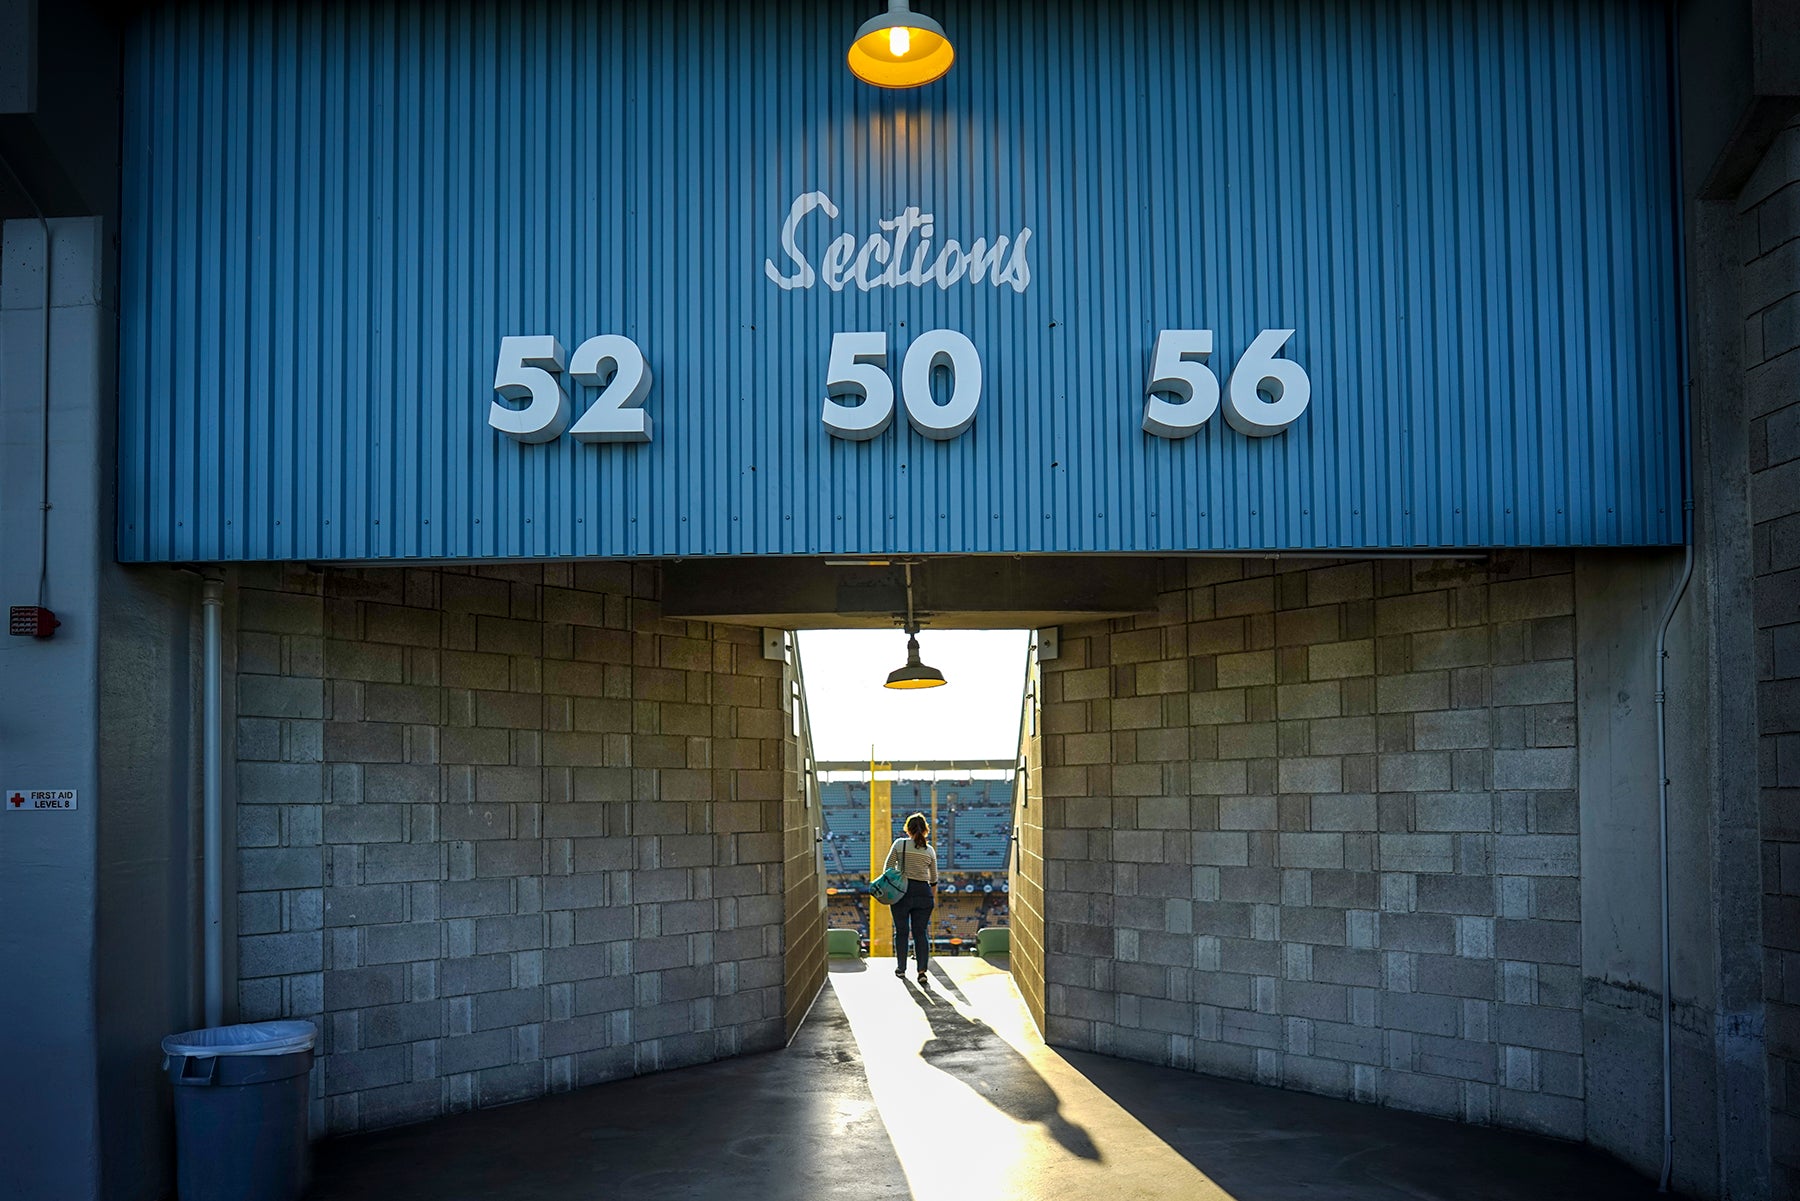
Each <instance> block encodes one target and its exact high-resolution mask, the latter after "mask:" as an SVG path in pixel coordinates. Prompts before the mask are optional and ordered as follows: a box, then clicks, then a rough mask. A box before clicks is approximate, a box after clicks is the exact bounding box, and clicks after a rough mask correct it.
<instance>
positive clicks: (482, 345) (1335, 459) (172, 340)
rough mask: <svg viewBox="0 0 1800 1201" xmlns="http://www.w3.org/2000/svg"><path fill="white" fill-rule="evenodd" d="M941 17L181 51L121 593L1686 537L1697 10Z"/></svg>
mask: <svg viewBox="0 0 1800 1201" xmlns="http://www.w3.org/2000/svg"><path fill="white" fill-rule="evenodd" d="M864 7H865V8H867V9H868V10H869V12H870V13H872V12H873V11H875V9H876V7H878V6H877V5H876V4H875V3H874V2H873V0H870V3H868V4H866V5H864ZM927 11H930V12H931V15H933V16H936V17H938V18H939V19H940V20H941V21H943V23H944V24H945V27H946V29H947V31H948V33H949V35H950V37H951V39H952V41H953V43H954V45H955V47H956V62H955V66H954V67H953V69H952V70H951V71H950V73H949V75H948V76H947V77H945V78H944V79H943V80H941V81H939V82H937V83H934V84H931V85H928V86H926V87H924V88H921V89H917V90H913V91H900V92H890V91H883V90H878V89H875V88H871V87H869V86H867V85H865V84H862V83H860V82H858V81H857V80H855V79H854V78H853V77H852V76H851V75H850V73H849V72H848V71H847V70H846V69H845V66H844V50H845V46H846V44H847V41H848V38H849V36H850V34H851V32H852V31H853V30H854V28H855V26H856V24H857V23H858V22H859V21H860V20H861V19H862V17H863V16H866V15H869V13H864V12H861V11H859V10H858V8H857V6H856V5H854V4H849V5H846V4H831V5H823V4H779V5H776V4H770V5H755V4H745V5H738V6H732V7H725V6H714V5H687V6H683V5H671V4H657V5H653V6H641V7H639V6H634V7H624V8H615V7H610V6H599V5H590V4H574V3H570V4H561V5H544V6H540V5H533V4H516V5H504V6H492V7H488V6H458V5H451V6H444V7H430V6H417V7H415V6H408V7H404V8H389V7H382V6H379V5H376V6H367V7H364V6H321V7H318V8H312V7H308V8H298V7H294V8H286V7H284V8H261V7H255V8H250V7H246V8H236V9H233V8H225V7H170V8H159V9H156V10H154V11H151V12H147V13H145V14H144V15H142V16H141V17H140V18H138V22H137V25H136V28H135V30H134V33H133V36H132V38H131V41H130V48H129V52H128V82H127V91H128V94H127V101H126V164H125V167H126V169H125V193H124V213H125V218H124V229H123V238H122V248H123V249H122V255H123V259H122V286H121V301H120V309H121V348H120V372H121V381H120V394H121V395H120V403H121V411H120V421H119V454H120V458H119V479H120V554H121V557H123V558H125V559H129V560H228V559H308V560H329V559H380V558H403V557H422V558H452V557H482V558H501V557H540V556H559V555H631V556H673V555H723V554H753V553H800V554H806V553H815V552H817V553H855V552H915V553H932V552H1036V551H1152V552H1171V551H1183V550H1236V549H1243V550H1265V549H1308V548H1317V549H1349V548H1434V547H1482V546H1512V545H1549V546H1564V545H1647V544H1666V543H1670V542H1675V541H1678V540H1679V538H1680V528H1681V522H1680V516H1681V514H1680V502H1679V495H1680V490H1681V479H1680V464H1681V461H1682V440H1681V436H1680V433H1679V430H1678V408H1677V400H1676V388H1675V381H1674V363H1675V345H1674V339H1675V337H1676V331H1677V325H1676V322H1675V299H1674V288H1673V275H1672V248H1671V240H1672V214H1671V211H1670V205H1669V191H1670V190H1669V183H1668V181H1669V157H1668V139H1667V128H1668V127H1667V120H1668V104H1667V96H1666V95H1665V90H1666V89H1665V86H1664V61H1665V45H1664V40H1663V29H1662V24H1661V16H1660V15H1659V13H1658V12H1657V10H1656V9H1655V6H1645V5H1641V4H1637V3H1629V2H1619V3H1600V2H1589V3H1566V2H1560V0H1558V2H1545V3H1508V4H1489V5H1445V4H1440V3H1436V2H1435V0H1433V2H1425V0H1420V2H1417V3H1378V4H1361V5H1358V4H1340V3H1325V2H1323V0H1321V2H1319V3H1295V2H1288V3H1265V2H1263V0H1244V2H1227V3H1218V4H1210V5H1200V6H1190V5H1187V4H1181V5H1166V6H1162V5H1143V6H1137V5H1127V6H1097V5H1087V4H1081V5H1073V4H1070V5H1063V4H1054V3H1052V4H1048V5H1030V6H1026V5H1022V4H1002V5H986V4H983V5H975V4H956V3H949V2H946V3H944V4H942V5H941V6H931V5H927Z"/></svg>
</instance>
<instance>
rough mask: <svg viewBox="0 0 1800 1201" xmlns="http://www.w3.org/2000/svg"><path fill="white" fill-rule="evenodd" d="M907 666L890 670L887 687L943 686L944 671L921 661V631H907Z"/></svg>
mask: <svg viewBox="0 0 1800 1201" xmlns="http://www.w3.org/2000/svg"><path fill="white" fill-rule="evenodd" d="M906 634H907V638H906V666H904V667H896V668H895V669H894V670H893V671H890V672H888V678H887V683H886V684H885V685H883V687H887V688H941V687H943V685H944V683H945V680H944V673H943V672H941V671H939V670H938V669H937V668H935V667H931V666H928V665H926V664H924V663H921V662H919V637H918V634H919V632H918V631H917V630H908V631H906Z"/></svg>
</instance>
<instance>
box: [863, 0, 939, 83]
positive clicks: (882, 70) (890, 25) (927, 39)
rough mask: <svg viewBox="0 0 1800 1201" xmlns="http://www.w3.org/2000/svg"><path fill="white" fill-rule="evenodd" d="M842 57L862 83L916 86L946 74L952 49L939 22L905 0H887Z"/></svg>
mask: <svg viewBox="0 0 1800 1201" xmlns="http://www.w3.org/2000/svg"><path fill="white" fill-rule="evenodd" d="M844 58H845V61H846V62H847V63H848V64H849V66H850V73H851V74H852V75H854V76H856V77H857V78H858V79H860V80H862V81H863V82H864V83H872V84H874V85H875V86H876V87H878V88H916V87H920V86H921V85H923V84H928V83H931V82H933V81H934V80H939V79H942V78H943V77H944V76H945V75H946V74H948V73H949V71H950V64H951V63H953V62H955V61H956V51H955V50H954V49H953V48H952V47H951V45H950V39H949V38H948V37H946V36H945V35H944V27H943V26H942V25H939V24H938V23H937V22H936V21H933V20H932V19H931V18H930V17H925V16H920V15H919V14H918V13H915V12H913V11H912V9H911V7H910V6H909V5H908V4H907V0H888V10H887V11H886V12H885V13H882V14H881V15H880V16H878V17H870V18H869V19H868V20H867V21H864V22H863V23H862V26H861V28H859V29H858V30H857V31H856V40H855V41H853V42H851V43H850V52H849V53H848V54H847V55H845V56H844Z"/></svg>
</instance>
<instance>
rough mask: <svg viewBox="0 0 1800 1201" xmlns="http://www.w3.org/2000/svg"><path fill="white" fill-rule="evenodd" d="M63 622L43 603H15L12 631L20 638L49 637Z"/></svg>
mask: <svg viewBox="0 0 1800 1201" xmlns="http://www.w3.org/2000/svg"><path fill="white" fill-rule="evenodd" d="M61 624H62V622H60V621H58V620H56V614H54V613H52V612H51V611H50V610H48V609H46V608H44V607H43V606H42V605H14V606H13V607H12V622H11V625H10V632H11V633H12V634H13V635H14V636H15V637H18V638H48V637H50V635H52V634H54V633H56V627H57V626H59V625H61Z"/></svg>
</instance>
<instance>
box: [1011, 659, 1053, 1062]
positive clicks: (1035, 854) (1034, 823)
mask: <svg viewBox="0 0 1800 1201" xmlns="http://www.w3.org/2000/svg"><path fill="white" fill-rule="evenodd" d="M1043 690H1044V673H1043V669H1042V667H1040V666H1039V665H1038V662H1037V659H1036V656H1035V655H1034V656H1033V658H1032V660H1031V664H1030V667H1029V669H1028V672H1027V675H1026V685H1025V713H1024V718H1025V720H1024V722H1023V723H1022V729H1023V732H1024V736H1023V738H1022V739H1021V745H1020V747H1019V764H1020V775H1021V777H1022V778H1021V779H1020V780H1019V781H1018V782H1017V783H1016V784H1015V787H1014V797H1013V835H1014V837H1015V838H1016V839H1017V842H1015V843H1014V844H1013V853H1012V860H1011V863H1010V867H1011V869H1012V878H1011V881H1010V883H1009V884H1008V888H1009V896H1008V900H1007V903H1008V906H1009V913H1010V915H1011V916H1010V918H1009V919H1008V922H1007V925H1008V926H1010V927H1011V935H1010V937H1011V946H1012V954H1011V956H1010V959H1011V961H1012V975H1013V982H1014V983H1016V984H1017V985H1018V986H1019V995H1020V996H1021V997H1023V998H1024V1000H1025V1008H1026V1009H1027V1010H1028V1011H1030V1013H1031V1018H1032V1020H1033V1021H1035V1022H1036V1023H1037V1025H1038V1029H1039V1030H1040V1031H1041V1030H1043V1029H1044V708H1043V703H1042V702H1043Z"/></svg>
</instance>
